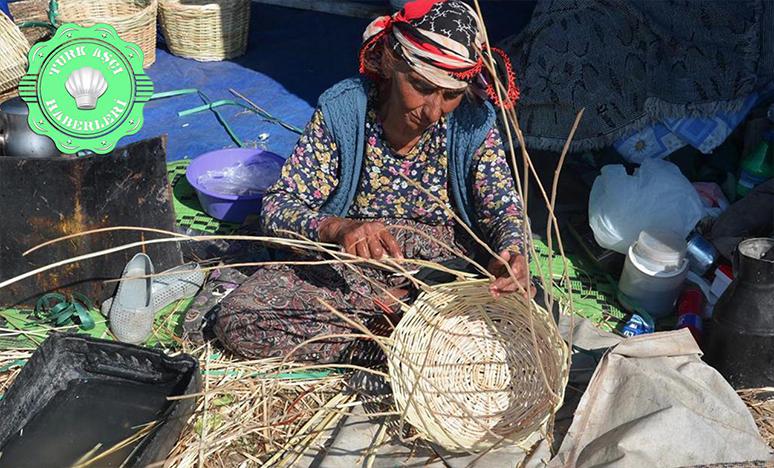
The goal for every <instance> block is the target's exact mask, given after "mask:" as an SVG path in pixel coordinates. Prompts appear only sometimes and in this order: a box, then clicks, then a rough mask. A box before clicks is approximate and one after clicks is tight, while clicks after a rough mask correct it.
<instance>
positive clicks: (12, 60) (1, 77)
mask: <svg viewBox="0 0 774 468" xmlns="http://www.w3.org/2000/svg"><path fill="white" fill-rule="evenodd" d="M29 49H30V43H29V42H27V38H25V37H24V34H22V32H21V31H19V28H18V27H17V26H16V25H15V24H13V21H11V19H10V18H8V17H7V16H5V14H3V13H2V12H0V94H3V93H5V92H6V91H9V90H12V89H14V88H16V86H17V85H18V84H19V80H20V79H21V77H22V76H23V75H24V73H25V71H26V69H27V52H29Z"/></svg>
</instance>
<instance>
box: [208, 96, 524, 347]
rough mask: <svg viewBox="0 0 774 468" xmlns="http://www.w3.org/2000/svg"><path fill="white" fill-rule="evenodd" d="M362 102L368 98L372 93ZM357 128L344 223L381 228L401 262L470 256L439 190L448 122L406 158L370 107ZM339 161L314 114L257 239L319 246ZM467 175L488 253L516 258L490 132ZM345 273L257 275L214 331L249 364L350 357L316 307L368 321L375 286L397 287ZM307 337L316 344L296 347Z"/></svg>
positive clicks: (336, 269)
mask: <svg viewBox="0 0 774 468" xmlns="http://www.w3.org/2000/svg"><path fill="white" fill-rule="evenodd" d="M370 101H371V103H373V102H374V101H375V100H374V99H373V96H372V98H371V99H370ZM365 131H366V149H365V155H364V161H363V168H362V171H361V175H360V181H359V186H358V191H357V194H356V197H355V199H354V201H353V203H352V206H351V207H350V209H349V212H348V217H349V218H354V219H363V220H374V221H376V220H378V221H381V222H383V223H385V225H387V226H388V229H390V230H391V231H392V233H393V235H394V236H395V238H396V240H397V241H398V244H399V245H400V246H401V249H402V252H403V253H404V255H405V256H406V257H407V258H421V259H424V260H434V261H443V260H446V259H449V258H450V256H453V255H451V254H450V253H449V252H448V250H447V249H446V248H443V247H441V246H440V244H439V243H438V242H437V241H439V240H440V241H442V242H443V243H445V244H447V245H452V246H454V247H455V248H457V249H459V250H461V251H463V252H465V253H469V252H471V250H472V249H473V247H472V245H473V243H472V241H471V240H470V238H469V237H467V236H466V235H465V234H464V232H462V230H461V229H459V228H458V226H456V224H455V222H454V219H453V217H452V216H451V215H450V214H449V212H448V209H450V208H451V203H450V199H449V190H448V187H447V186H448V176H447V173H448V172H447V165H448V153H447V150H446V135H447V133H446V119H445V118H441V120H439V121H438V122H437V123H436V124H434V125H432V126H431V127H429V128H428V129H427V130H425V132H424V133H423V134H422V135H421V137H420V139H419V141H418V142H417V144H416V145H415V146H414V148H412V149H411V150H410V151H409V152H408V154H406V155H400V154H398V153H396V152H395V151H393V150H392V149H391V148H390V147H389V145H388V144H387V143H386V141H385V138H384V136H383V130H382V127H381V124H380V123H379V121H378V118H377V114H376V111H375V109H374V108H373V106H369V109H368V113H367V118H366V128H365ZM338 163H339V160H338V150H337V147H336V143H335V142H334V140H333V137H332V136H331V134H330V132H329V130H328V129H327V127H326V124H325V121H324V118H323V114H322V112H321V111H320V110H319V109H317V110H316V111H315V112H314V115H313V116H312V119H311V121H310V122H309V124H308V125H307V127H306V129H305V131H304V133H303V135H302V136H301V137H300V139H299V141H298V143H297V145H296V147H295V150H294V151H293V154H292V155H291V156H290V157H289V158H288V160H287V162H286V163H285V165H284V167H283V170H282V175H281V177H280V179H279V180H278V181H277V183H276V184H275V185H274V186H273V187H272V188H271V189H270V190H269V192H268V193H267V194H266V195H265V196H264V199H263V212H262V223H263V225H262V229H263V231H264V233H265V234H267V235H273V236H277V237H286V236H287V232H286V231H290V232H293V233H297V234H300V235H302V236H304V237H307V238H310V239H313V240H319V236H318V232H317V230H318V227H319V226H320V223H321V222H322V221H323V220H324V219H325V218H326V216H327V215H325V214H322V213H320V212H319V211H318V210H319V208H320V207H321V206H322V205H323V204H324V203H325V201H326V200H327V199H328V197H329V196H330V195H331V193H333V191H334V190H335V188H336V186H337V184H338ZM473 168H474V171H475V174H474V178H473V187H472V188H473V202H474V204H475V205H474V206H475V209H476V211H477V214H478V223H479V226H480V227H481V228H482V230H483V231H484V234H485V235H486V236H487V238H488V240H489V244H490V247H492V248H493V249H494V250H495V251H498V252H499V251H502V250H505V249H509V250H512V251H517V252H523V239H524V231H523V226H522V219H523V218H522V205H521V200H520V199H519V196H518V194H517V192H516V190H515V187H514V181H513V176H512V173H511V170H510V167H509V165H508V164H507V162H506V155H505V151H504V149H503V145H502V141H501V139H500V136H499V133H498V131H497V130H496V129H492V130H491V131H490V132H489V134H488V135H487V137H486V139H485V141H484V142H483V144H482V145H481V147H480V148H479V149H478V151H477V152H476V154H475V155H474V158H473ZM407 178H408V179H409V180H410V181H414V182H415V183H410V182H409V180H406V179H407ZM417 185H419V186H421V187H423V188H424V189H425V190H426V191H428V192H430V193H431V194H432V195H433V196H430V195H428V194H427V193H426V192H425V190H421V189H419V188H417ZM401 227H407V228H408V229H401ZM393 228H394V230H393ZM352 268H353V267H347V268H345V267H343V266H341V265H314V266H312V265H293V266H290V265H277V266H270V267H265V268H261V269H259V270H258V271H257V272H256V273H255V274H254V275H253V276H252V277H250V279H248V280H247V281H246V282H245V283H244V284H243V285H242V286H240V287H239V288H238V289H237V290H235V291H234V292H232V293H231V294H230V295H229V296H228V297H227V298H226V299H225V300H224V301H223V303H222V304H221V311H220V314H219V317H218V320H217V323H216V326H215V332H216V333H217V335H218V337H219V338H220V340H221V341H222V342H223V343H224V344H225V345H226V346H227V347H228V348H230V349H231V350H232V351H234V352H236V353H238V354H241V355H244V356H247V357H250V358H265V357H279V356H285V355H286V354H288V353H289V352H293V353H294V356H293V359H295V360H309V361H317V362H332V361H342V360H348V359H350V358H352V354H353V353H356V352H357V351H355V350H357V349H359V348H358V346H357V343H356V341H355V340H353V339H352V338H346V337H341V336H337V337H330V338H325V336H327V335H341V334H347V333H352V330H351V328H349V327H348V326H347V325H346V324H345V323H343V322H342V321H341V320H339V319H337V318H336V317H335V316H333V315H332V314H331V313H330V312H329V311H328V310H326V308H325V307H324V306H322V305H321V303H320V300H321V299H322V300H323V301H325V302H326V303H327V304H328V305H331V306H333V307H335V308H336V309H337V310H338V311H340V312H342V313H344V314H347V315H349V316H352V317H357V318H358V319H360V320H361V321H363V322H365V323H367V324H369V323H374V322H375V321H378V320H379V318H380V317H381V316H382V314H383V313H384V311H383V309H382V308H380V307H379V306H378V305H377V304H376V302H375V301H374V298H376V297H384V294H383V291H381V290H379V289H378V288H375V287H374V284H375V283H378V284H381V285H384V286H385V287H391V286H394V285H395V278H388V277H386V276H385V273H384V272H383V271H381V270H377V269H374V268H368V267H354V268H357V269H358V273H357V274H355V273H353V271H352ZM362 275H367V276H368V278H369V280H368V281H366V280H364V279H363V276H362ZM314 337H316V338H314ZM312 338H314V341H312V342H309V343H307V344H305V345H303V346H300V348H298V349H297V347H299V345H301V344H302V343H306V342H307V341H308V340H310V339H312Z"/></svg>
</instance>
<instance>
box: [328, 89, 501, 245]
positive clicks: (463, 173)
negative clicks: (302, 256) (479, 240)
mask: <svg viewBox="0 0 774 468" xmlns="http://www.w3.org/2000/svg"><path fill="white" fill-rule="evenodd" d="M371 85H372V83H371V82H370V81H369V80H367V79H365V78H350V79H347V80H344V81H341V82H339V83H337V84H336V85H334V86H333V87H331V88H330V89H328V90H327V91H325V92H324V93H323V94H322V95H321V96H320V100H319V106H320V109H321V110H322V113H323V118H324V119H325V125H326V126H327V128H328V130H329V131H330V133H331V135H332V136H333V139H334V141H335V142H336V145H337V147H338V151H339V182H338V186H337V187H336V189H335V190H334V192H333V193H332V194H331V196H330V197H329V198H328V200H327V201H326V202H325V203H324V204H323V206H322V207H321V208H320V211H321V212H322V213H325V214H330V215H334V216H340V217H344V216H346V215H347V212H348V211H349V208H350V206H351V205H352V201H353V200H354V199H355V195H356V192H357V188H358V183H359V181H360V173H361V169H362V166H363V155H364V153H365V121H366V108H367V103H368V91H369V87H370V86H371ZM495 115H496V114H495V110H494V107H492V105H491V104H490V103H489V102H486V101H485V102H483V103H481V102H475V101H473V100H471V99H468V98H464V99H463V100H462V102H461V103H460V105H459V106H458V107H457V109H456V110H455V111H454V112H452V113H451V115H449V116H448V120H447V135H446V145H447V151H448V156H449V158H448V161H449V166H448V171H449V172H448V174H449V189H450V192H451V196H452V202H453V205H454V207H455V209H456V212H457V214H458V216H459V217H460V218H461V219H462V220H463V221H464V222H465V223H466V224H467V225H468V226H469V227H470V228H471V229H473V230H474V231H475V232H476V233H477V234H479V235H481V234H482V233H481V231H480V229H479V228H478V226H477V222H476V218H477V215H476V211H475V207H474V206H473V198H472V184H473V170H472V169H473V168H472V166H473V155H474V154H475V153H476V151H477V150H478V148H479V147H480V146H481V144H482V143H483V142H484V139H485V138H486V136H487V134H488V133H489V131H490V130H491V129H492V127H493V126H494V125H495Z"/></svg>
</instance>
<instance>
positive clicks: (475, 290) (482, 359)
mask: <svg viewBox="0 0 774 468" xmlns="http://www.w3.org/2000/svg"><path fill="white" fill-rule="evenodd" d="M533 332H534V337H533ZM392 339H393V348H392V352H391V353H389V361H388V363H389V372H390V380H391V384H392V389H393V394H394V398H395V404H396V406H397V408H398V411H400V412H401V413H404V412H405V419H406V421H408V422H409V423H410V424H411V425H412V426H414V427H415V428H416V429H417V431H418V432H419V433H420V435H421V436H423V437H424V438H426V439H427V440H430V441H432V442H435V443H436V444H439V445H441V446H442V447H444V448H446V449H448V450H451V451H466V452H478V451H481V450H486V449H488V448H490V447H492V446H494V445H495V444H497V443H499V442H501V441H503V440H505V441H506V442H508V443H513V444H520V443H522V442H525V441H526V440H527V439H529V438H530V436H532V435H533V434H535V433H536V432H538V431H541V430H543V429H544V427H545V426H546V424H547V423H548V422H549V421H552V419H551V418H552V416H553V414H554V413H555V412H556V411H557V409H558V408H559V406H560V405H561V401H562V398H563V395H564V387H565V385H566V383H567V375H568V372H567V361H568V350H567V346H566V345H565V343H564V341H563V340H562V338H561V336H560V335H559V332H558V330H557V328H556V326H555V325H554V324H553V319H552V317H551V316H550V315H549V314H548V312H547V311H545V309H542V308H540V307H539V306H537V305H536V304H534V303H533V304H532V310H531V311H530V308H529V305H528V304H527V302H526V301H525V300H523V299H522V298H520V297H519V296H517V295H516V294H510V295H506V296H502V297H500V298H499V299H494V298H492V296H491V295H490V294H489V290H488V286H487V285H486V284H482V283H480V282H478V283H464V284H461V285H455V284H452V285H450V286H443V287H438V288H436V289H434V290H433V291H429V292H425V293H423V294H422V295H421V296H420V297H419V299H418V300H417V301H416V302H415V303H414V305H413V306H412V307H411V308H410V309H409V310H408V311H407V313H406V315H405V316H404V317H403V319H402V320H401V321H400V323H399V324H398V326H397V327H396V329H395V331H394V332H393V335H392ZM541 365H542V368H543V372H541V370H540V366H541ZM543 373H545V378H544V376H543ZM546 384H548V386H547V385H546ZM548 388H550V389H551V390H552V391H553V392H554V394H555V395H556V396H553V395H551V391H549V390H548Z"/></svg>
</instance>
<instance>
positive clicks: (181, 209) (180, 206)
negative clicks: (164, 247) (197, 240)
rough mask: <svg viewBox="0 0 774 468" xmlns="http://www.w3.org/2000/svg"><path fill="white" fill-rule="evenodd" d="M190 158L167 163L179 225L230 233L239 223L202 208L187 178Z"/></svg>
mask: <svg viewBox="0 0 774 468" xmlns="http://www.w3.org/2000/svg"><path fill="white" fill-rule="evenodd" d="M190 162H191V161H190V160H185V159H184V160H181V161H176V162H173V163H169V164H168V165H167V176H168V177H169V183H170V184H171V185H172V195H173V204H174V206H175V213H176V214H177V225H178V226H180V227H182V228H185V229H192V230H194V231H200V232H205V233H207V234H230V233H232V232H233V231H234V230H235V229H236V228H237V227H239V225H238V224H234V223H226V222H223V221H218V220H217V219H215V218H213V217H212V216H209V215H208V214H207V213H205V212H204V210H202V206H201V204H199V199H198V198H197V196H196V191H195V190H194V188H193V187H191V184H189V183H188V180H187V179H186V178H185V170H186V168H187V167H188V164H190Z"/></svg>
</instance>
